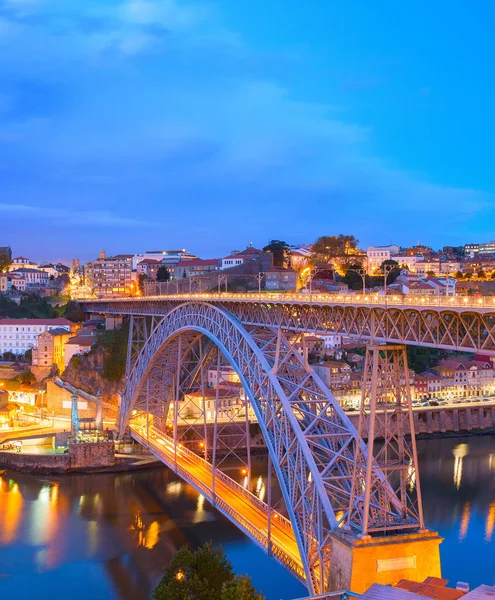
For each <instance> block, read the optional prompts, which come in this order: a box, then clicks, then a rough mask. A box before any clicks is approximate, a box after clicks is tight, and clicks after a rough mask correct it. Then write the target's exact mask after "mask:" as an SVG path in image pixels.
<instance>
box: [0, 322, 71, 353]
mask: <svg viewBox="0 0 495 600" xmlns="http://www.w3.org/2000/svg"><path fill="white" fill-rule="evenodd" d="M57 327H62V328H63V329H67V331H75V330H76V325H75V324H74V323H71V322H70V321H68V320H67V319H64V318H62V317H59V318H57V319H0V354H3V353H4V352H13V353H14V354H24V352H26V351H27V350H29V349H30V348H32V347H33V346H35V345H36V344H37V342H38V336H39V334H40V333H43V332H44V331H49V330H50V329H55V328H57Z"/></svg>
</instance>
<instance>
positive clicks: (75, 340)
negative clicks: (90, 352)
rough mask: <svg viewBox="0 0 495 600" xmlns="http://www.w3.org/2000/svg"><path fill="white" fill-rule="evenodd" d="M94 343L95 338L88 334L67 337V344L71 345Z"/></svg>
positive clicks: (89, 344) (90, 344)
mask: <svg viewBox="0 0 495 600" xmlns="http://www.w3.org/2000/svg"><path fill="white" fill-rule="evenodd" d="M94 343H95V338H94V337H91V336H89V335H76V336H75V337H71V338H69V341H68V342H67V344H71V345H73V346H92V345H93V344H94Z"/></svg>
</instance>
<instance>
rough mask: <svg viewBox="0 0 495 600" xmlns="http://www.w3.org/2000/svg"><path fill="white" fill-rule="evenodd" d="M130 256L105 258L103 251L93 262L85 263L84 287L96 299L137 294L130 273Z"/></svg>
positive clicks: (131, 272) (131, 273)
mask: <svg viewBox="0 0 495 600" xmlns="http://www.w3.org/2000/svg"><path fill="white" fill-rule="evenodd" d="M132 261H133V256H132V254H117V255H116V256H113V257H107V255H106V254H105V251H104V250H102V251H101V252H100V256H99V257H98V258H97V259H96V260H95V261H93V262H89V263H86V265H85V267H84V277H85V280H86V285H87V286H88V287H89V288H90V289H91V292H92V294H93V295H94V296H96V297H97V298H109V297H118V296H130V295H133V292H134V293H136V292H137V286H136V283H135V281H134V276H133V271H132Z"/></svg>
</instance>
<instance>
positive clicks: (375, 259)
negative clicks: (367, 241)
mask: <svg viewBox="0 0 495 600" xmlns="http://www.w3.org/2000/svg"><path fill="white" fill-rule="evenodd" d="M399 252H400V247H399V246H396V245H394V244H391V245H389V246H369V247H368V248H367V249H366V257H367V260H368V272H369V273H373V272H374V271H376V270H377V269H379V268H380V267H381V266H382V263H383V262H384V261H385V260H390V259H392V258H393V259H394V260H395V258H394V257H395V256H397V255H398V254H399Z"/></svg>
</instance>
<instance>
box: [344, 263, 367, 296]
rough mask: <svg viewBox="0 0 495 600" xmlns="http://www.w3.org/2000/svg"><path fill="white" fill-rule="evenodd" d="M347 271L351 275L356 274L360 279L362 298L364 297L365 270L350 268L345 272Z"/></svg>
mask: <svg viewBox="0 0 495 600" xmlns="http://www.w3.org/2000/svg"><path fill="white" fill-rule="evenodd" d="M349 271H352V272H353V273H357V274H358V275H359V276H360V277H361V280H362V282H363V296H365V295H366V269H364V268H359V269H358V268H356V269H354V268H352V267H351V268H349V269H347V272H349Z"/></svg>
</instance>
